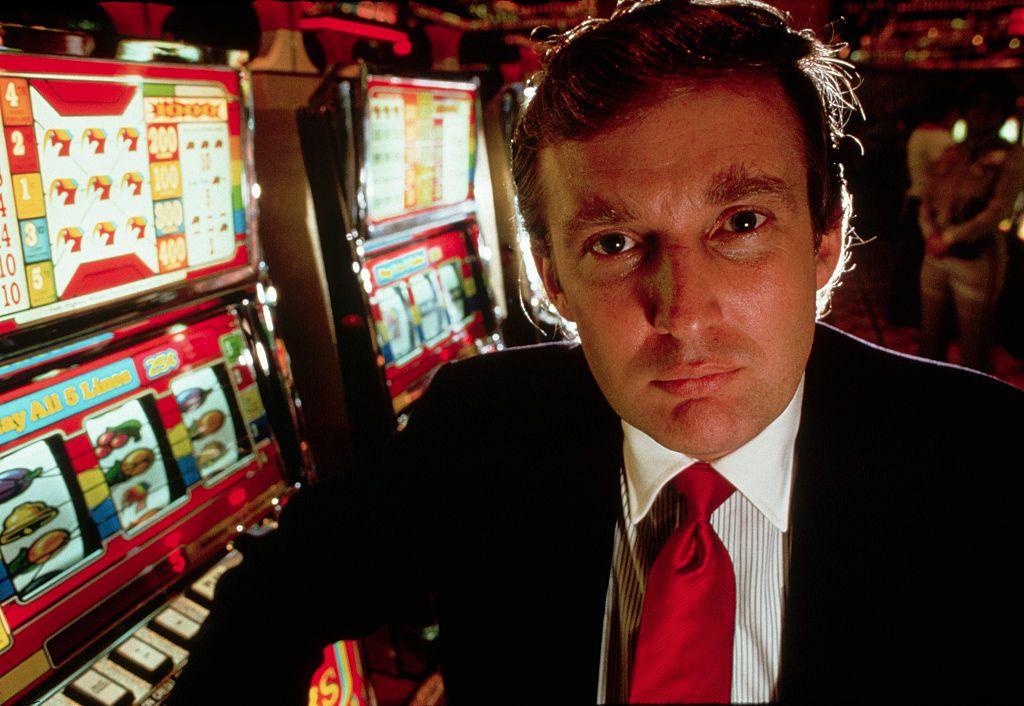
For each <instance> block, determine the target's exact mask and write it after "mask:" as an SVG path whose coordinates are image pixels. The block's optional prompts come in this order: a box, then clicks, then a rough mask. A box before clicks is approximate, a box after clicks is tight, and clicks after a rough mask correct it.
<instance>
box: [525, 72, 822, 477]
mask: <svg viewBox="0 0 1024 706" xmlns="http://www.w3.org/2000/svg"><path fill="white" fill-rule="evenodd" d="M789 106H790V103H789V101H788V100H787V98H786V96H785V94H784V92H783V90H782V88H781V87H780V86H779V85H778V83H777V82H775V81H774V80H760V81H758V80H753V79H736V80H732V81H729V82H718V81H715V82H700V83H696V84H694V85H693V86H691V87H690V89H688V90H680V91H677V92H675V93H673V94H671V95H670V96H669V97H668V98H667V99H665V100H664V101H663V102H661V103H659V104H657V105H656V106H655V107H654V108H652V109H650V110H649V111H648V112H646V113H645V114H644V115H643V116H642V117H641V118H639V119H637V120H635V121H633V122H631V123H630V124H628V125H626V126H624V127H620V128H618V129H616V130H614V131H611V132H607V133H605V134H602V135H599V136H597V137H595V138H592V139H590V140H587V141H584V142H565V143H561V144H559V145H556V146H554V147H548V148H545V149H544V150H542V152H541V154H540V176H541V179H542V184H543V188H544V190H545V195H546V198H545V203H544V207H545V214H546V218H547V223H548V227H549V232H550V234H551V256H550V258H539V259H538V262H537V264H538V268H539V270H540V272H541V276H542V277H543V279H544V282H545V286H546V287H547V289H548V294H549V296H550V297H551V299H552V302H553V303H554V304H555V306H556V307H557V308H558V310H559V312H560V313H561V314H562V315H563V316H564V317H565V318H567V319H569V320H571V321H574V322H575V323H576V325H577V328H578V331H579V336H580V342H581V344H582V346H583V351H584V353H585V355H586V357H587V361H588V363H589V365H590V367H591V369H592V371H593V373H594V377H595V378H596V380H597V383H598V385H600V387H601V389H602V391H603V392H604V394H605V396H606V397H607V398H608V401H609V402H610V403H611V405H612V407H613V408H614V409H615V411H616V412H618V414H619V415H620V416H621V417H622V418H623V419H625V420H626V421H627V422H629V423H630V424H632V425H633V426H635V427H637V428H639V429H641V430H642V431H644V432H646V433H647V434H649V435H650V436H652V437H653V438H654V439H655V440H657V441H658V442H659V443H661V444H662V445H663V446H666V447H668V448H671V449H674V450H676V451H681V452H683V453H686V454H687V455H689V456H691V457H696V458H700V459H703V460H709V461H710V460H715V459H716V458H719V457H721V456H723V455H725V454H727V453H730V452H731V451H734V450H735V449H737V448H739V447H740V446H742V445H743V444H744V443H746V442H747V441H749V440H750V439H752V438H753V437H754V436H756V435H757V434H758V433H759V432H760V431H761V430H762V429H764V428H765V427H766V426H767V425H768V424H769V423H771V421H772V420H774V419H775V418H776V417H777V416H778V415H779V414H781V413H782V411H783V410H784V409H785V407H786V405H787V404H788V403H789V400H790V399H791V398H792V396H793V394H794V392H795V391H796V388H797V385H798V384H799V381H800V376H801V375H802V373H803V369H804V365H805V364H806V362H807V357H808V355H809V353H810V348H811V341H812V338H813V334H814V320H815V292H816V290H817V289H818V288H820V287H822V286H823V285H825V284H826V282H827V281H828V279H829V277H830V276H831V274H832V271H833V269H834V268H835V265H836V262H837V259H838V257H839V247H840V235H839V229H838V227H837V228H836V229H834V230H833V231H832V232H829V233H826V234H825V235H824V237H823V239H822V242H821V246H820V249H819V251H818V253H817V254H815V252H814V239H813V233H812V229H811V215H810V208H809V206H808V202H807V172H806V168H805V166H804V159H803V147H802V144H801V141H800V137H799V136H800V125H799V123H798V121H797V118H796V116H795V115H794V114H793V113H792V109H791V108H790V107H789Z"/></svg>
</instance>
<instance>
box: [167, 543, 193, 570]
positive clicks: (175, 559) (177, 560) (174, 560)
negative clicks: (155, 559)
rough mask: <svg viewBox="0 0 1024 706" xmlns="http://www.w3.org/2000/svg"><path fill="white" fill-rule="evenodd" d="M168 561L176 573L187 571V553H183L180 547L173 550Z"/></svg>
mask: <svg viewBox="0 0 1024 706" xmlns="http://www.w3.org/2000/svg"><path fill="white" fill-rule="evenodd" d="M167 561H168V562H169V563H170V565H171V568H172V569H174V573H176V574H183V573H185V567H186V566H187V565H188V562H187V561H185V555H184V554H182V553H181V550H180V549H175V550H174V551H173V552H171V555H170V556H169V557H167Z"/></svg>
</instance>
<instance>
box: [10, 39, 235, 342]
mask: <svg viewBox="0 0 1024 706" xmlns="http://www.w3.org/2000/svg"><path fill="white" fill-rule="evenodd" d="M242 112H243V111H242V105H241V99H240V88H239V80H238V75H237V74H236V73H235V72H234V71H231V70H229V69H215V68H195V67H180V68H179V67H171V66H146V65H133V64H124V63H118V62H108V61H92V60H81V59H65V58H55V57H39V56H29V55H17V54H4V55H0V124H2V128H3V138H4V145H3V147H2V148H0V333H5V332H10V331H13V330H15V329H19V328H23V327H26V326H29V325H33V324H37V323H41V322H46V321H51V320H53V319H57V318H64V317H67V316H69V315H73V314H75V313H77V312H79V311H82V310H87V309H91V308H94V307H97V306H100V305H102V304H106V303H110V302H114V301H118V300H122V299H127V298H131V297H133V296H135V295H138V294H140V293H143V292H147V291H151V290H153V289H158V288H163V287H170V286H175V285H179V284H181V283H182V282H184V281H186V280H190V279H194V278H197V277H207V276H210V275H212V274H214V273H219V272H223V271H225V270H231V269H237V268H244V269H246V270H248V269H249V268H250V267H251V265H252V259H253V253H252V251H253V245H252V243H251V242H250V237H249V234H248V228H247V222H246V214H245V196H244V190H243V184H244V174H243V146H242V140H241V133H242Z"/></svg>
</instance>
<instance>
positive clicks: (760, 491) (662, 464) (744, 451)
mask: <svg viewBox="0 0 1024 706" xmlns="http://www.w3.org/2000/svg"><path fill="white" fill-rule="evenodd" d="M803 394H804V380H803V378H801V379H800V384H799V385H798V386H797V388H796V392H795V393H794V395H793V398H792V399H791V400H790V401H789V404H788V405H787V406H786V409H785V410H783V412H782V414H780V415H779V416H778V417H776V418H775V420H774V421H772V423H771V424H769V425H768V426H767V427H765V428H764V429H763V430H761V433H759V434H758V435H757V436H755V437H754V438H753V439H751V440H750V441H748V442H747V443H746V444H744V445H743V446H741V447H740V448H738V449H736V450H735V451H733V452H732V453H730V454H728V455H726V456H723V457H722V458H720V459H718V460H717V461H715V462H714V464H713V465H714V467H715V470H716V471H718V472H719V473H720V474H721V475H722V476H723V477H724V478H725V479H726V480H728V481H729V482H730V483H732V484H733V486H735V488H736V489H737V490H738V491H739V492H740V493H742V494H743V495H744V496H745V497H746V498H747V500H749V501H750V502H751V503H753V505H754V507H756V508H757V509H758V510H759V511H760V512H761V514H763V515H764V516H765V517H766V518H768V520H769V521H770V522H771V523H772V524H773V525H775V526H776V527H777V528H778V529H779V531H781V532H785V531H786V530H787V529H788V528H789V499H790V497H789V496H790V490H791V488H792V483H793V458H794V455H795V450H796V434H797V430H798V429H799V427H800V407H801V402H802V401H803ZM622 431H623V441H622V457H623V461H624V466H625V471H626V483H627V485H628V490H629V511H630V517H631V518H632V521H633V524H636V523H638V522H640V520H641V519H643V517H644V516H645V515H646V514H647V513H648V512H649V511H650V509H651V506H652V505H653V504H654V499H655V498H656V497H657V496H658V493H659V492H661V489H662V488H663V487H664V486H665V484H666V483H668V482H669V481H670V480H672V479H673V478H674V477H675V476H676V474H677V473H679V472H680V471H681V470H682V469H684V468H686V467H687V466H689V465H690V464H691V463H694V462H695V459H693V458H690V457H689V456H687V455H686V454H683V453H679V452H678V451H673V450H671V449H667V448H665V447H664V446H662V445H661V444H659V443H658V442H657V441H655V440H654V439H652V438H651V437H649V436H648V435H647V434H645V433H644V432H642V431H640V430H639V429H637V428H636V427H634V426H632V425H630V424H629V423H627V422H626V421H625V420H623V421H622Z"/></svg>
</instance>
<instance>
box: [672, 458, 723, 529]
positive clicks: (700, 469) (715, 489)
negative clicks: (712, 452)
mask: <svg viewBox="0 0 1024 706" xmlns="http://www.w3.org/2000/svg"><path fill="white" fill-rule="evenodd" d="M672 486H673V487H674V488H675V489H676V492H677V493H679V494H680V495H682V496H683V497H684V498H685V499H686V522H687V523H690V522H695V523H707V522H708V521H709V520H710V519H711V514H712V513H713V512H714V511H715V510H717V509H718V506H719V505H721V504H722V503H724V502H725V501H726V500H727V499H728V498H729V496H730V495H732V494H733V492H734V491H735V490H736V488H735V487H734V486H733V484H732V483H730V482H729V481H727V480H726V479H725V478H723V477H722V476H721V474H719V473H718V471H716V470H715V469H714V468H712V467H711V464H709V463H704V462H697V463H694V464H691V465H689V466H687V467H686V468H685V469H684V470H683V471H682V472H681V473H679V475H677V476H676V477H675V478H673V479H672Z"/></svg>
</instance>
